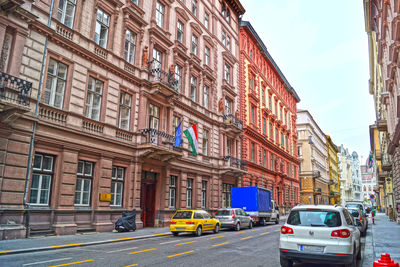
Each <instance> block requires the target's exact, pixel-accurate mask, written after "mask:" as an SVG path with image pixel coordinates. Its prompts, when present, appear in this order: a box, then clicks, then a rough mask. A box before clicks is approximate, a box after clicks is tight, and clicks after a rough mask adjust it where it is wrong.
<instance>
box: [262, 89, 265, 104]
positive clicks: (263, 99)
mask: <svg viewBox="0 0 400 267" xmlns="http://www.w3.org/2000/svg"><path fill="white" fill-rule="evenodd" d="M261 101H262V104H263V105H265V89H262V90H261Z"/></svg>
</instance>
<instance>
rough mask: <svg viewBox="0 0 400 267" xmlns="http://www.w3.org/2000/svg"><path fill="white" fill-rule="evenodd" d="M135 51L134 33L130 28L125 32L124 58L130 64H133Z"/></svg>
mask: <svg viewBox="0 0 400 267" xmlns="http://www.w3.org/2000/svg"><path fill="white" fill-rule="evenodd" d="M135 51H136V34H134V33H132V32H131V31H130V30H128V29H127V30H126V32H125V52H124V59H125V60H126V61H128V62H129V63H130V64H132V65H133V64H135Z"/></svg>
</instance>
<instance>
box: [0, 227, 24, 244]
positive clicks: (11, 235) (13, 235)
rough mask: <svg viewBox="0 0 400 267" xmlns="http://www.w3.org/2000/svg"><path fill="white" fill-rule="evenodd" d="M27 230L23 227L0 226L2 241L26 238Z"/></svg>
mask: <svg viewBox="0 0 400 267" xmlns="http://www.w3.org/2000/svg"><path fill="white" fill-rule="evenodd" d="M25 234H26V228H25V226H23V225H18V224H17V225H0V240H10V239H19V238H24V237H25Z"/></svg>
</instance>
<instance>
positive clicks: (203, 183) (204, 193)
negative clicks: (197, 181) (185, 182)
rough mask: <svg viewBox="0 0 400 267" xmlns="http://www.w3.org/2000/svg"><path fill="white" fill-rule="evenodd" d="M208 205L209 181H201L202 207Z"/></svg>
mask: <svg viewBox="0 0 400 267" xmlns="http://www.w3.org/2000/svg"><path fill="white" fill-rule="evenodd" d="M206 206H207V181H201V207H202V208H203V209H205V208H206Z"/></svg>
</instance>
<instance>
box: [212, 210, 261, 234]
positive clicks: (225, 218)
mask: <svg viewBox="0 0 400 267" xmlns="http://www.w3.org/2000/svg"><path fill="white" fill-rule="evenodd" d="M215 218H216V219H218V220H219V222H220V223H221V228H233V229H235V230H236V231H239V230H240V228H242V227H248V228H250V229H251V228H253V220H252V219H251V217H250V215H248V214H247V213H245V212H244V210H242V209H232V208H227V209H219V210H217V212H216V213H215Z"/></svg>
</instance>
